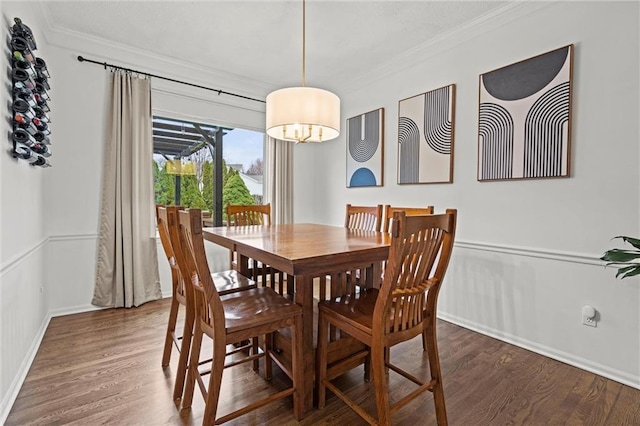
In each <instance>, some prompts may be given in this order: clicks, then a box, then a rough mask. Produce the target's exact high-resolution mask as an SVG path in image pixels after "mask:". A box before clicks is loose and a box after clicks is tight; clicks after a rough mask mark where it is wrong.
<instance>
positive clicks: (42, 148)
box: [31, 143, 51, 157]
mask: <svg viewBox="0 0 640 426" xmlns="http://www.w3.org/2000/svg"><path fill="white" fill-rule="evenodd" d="M31 150H32V151H33V152H35V153H36V154H40V155H42V156H43V157H50V156H51V152H49V148H48V147H47V146H46V145H45V144H42V143H36V144H34V145H33V146H32V147H31Z"/></svg>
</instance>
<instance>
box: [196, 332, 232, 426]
mask: <svg viewBox="0 0 640 426" xmlns="http://www.w3.org/2000/svg"><path fill="white" fill-rule="evenodd" d="M225 357H226V344H225V342H223V341H220V339H217V340H214V341H213V357H212V360H211V376H210V377H209V388H208V390H207V395H206V396H205V406H204V415H203V417H202V424H203V425H213V424H215V422H216V413H217V412H218V401H219V400H220V385H221V384H222V372H223V371H224V359H225ZM196 365H197V363H196Z"/></svg>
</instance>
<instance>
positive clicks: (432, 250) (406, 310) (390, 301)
mask: <svg viewBox="0 0 640 426" xmlns="http://www.w3.org/2000/svg"><path fill="white" fill-rule="evenodd" d="M456 217H457V211H456V210H453V209H449V210H447V211H446V213H445V214H438V215H425V216H407V215H406V213H404V212H396V213H394V216H393V225H392V229H391V246H390V249H389V258H388V262H387V266H386V269H385V274H384V280H383V282H382V286H381V288H380V289H364V290H362V291H360V292H359V293H353V294H351V295H349V296H347V297H342V298H339V299H334V300H328V301H323V302H320V303H319V304H318V309H319V318H318V346H317V348H318V349H317V351H318V356H317V365H318V368H317V373H316V374H317V376H316V377H317V386H318V407H319V408H323V407H324V405H325V401H326V389H327V388H328V389H329V390H331V391H332V392H333V393H334V394H335V395H336V396H338V397H339V398H340V399H341V400H343V401H344V402H345V403H346V404H347V405H348V406H349V407H350V408H352V409H353V410H354V411H355V412H356V413H357V414H358V415H360V416H361V417H362V418H363V419H365V420H366V421H367V422H368V423H369V424H372V425H373V424H379V425H389V424H391V415H392V414H394V413H395V412H397V411H398V410H399V409H400V408H402V407H404V406H405V405H406V404H408V403H409V402H410V401H412V400H413V399H415V398H416V397H417V396H419V395H420V394H422V393H423V392H424V391H427V390H428V391H431V392H432V393H433V397H434V402H435V412H436V419H437V421H438V424H439V425H441V426H442V425H446V424H447V413H446V408H445V399H444V391H443V385H442V374H441V371H440V360H439V356H438V346H437V339H436V306H437V301H438V293H439V291H440V288H441V286H442V281H443V279H444V275H445V272H446V270H447V266H448V264H449V259H450V258H451V251H452V249H453V242H454V237H455V230H456ZM330 325H333V326H335V327H338V328H340V329H342V330H344V331H345V332H346V333H348V334H349V335H350V336H353V337H354V338H355V339H358V340H359V341H361V342H362V343H364V344H365V345H366V348H367V349H365V353H364V354H363V353H358V354H354V355H352V356H350V357H348V358H346V359H343V360H340V361H337V362H333V363H332V364H331V365H328V363H327V355H328V353H330V352H332V347H331V345H332V344H333V342H330V339H329V326H330ZM423 331H426V333H427V336H428V343H429V346H428V351H427V354H428V355H427V356H428V359H429V369H430V372H431V378H430V380H428V381H424V380H420V379H418V378H416V377H414V376H413V375H411V374H409V373H407V372H406V371H404V370H402V369H401V368H399V367H398V366H396V365H393V364H391V361H390V358H389V356H388V355H387V352H386V348H390V347H392V346H394V345H397V344H398V343H401V342H404V341H406V340H409V339H412V338H414V337H415V336H417V335H420V334H422V333H423ZM369 356H370V358H371V372H372V375H373V382H374V388H375V396H376V411H377V419H375V418H374V417H373V416H371V415H370V414H369V413H367V412H366V411H365V410H364V409H363V408H362V407H360V406H358V405H357V404H356V403H355V402H354V401H352V400H351V399H350V398H349V397H348V396H347V395H346V393H344V392H343V391H341V390H340V389H338V387H337V386H335V385H334V384H332V383H331V380H332V379H334V378H336V377H338V376H340V375H342V374H344V373H345V372H346V371H348V370H350V369H352V368H354V367H355V366H357V365H359V363H361V362H364V360H365V359H366V358H368V357H369ZM387 368H388V369H389V370H392V371H394V372H396V373H398V374H400V375H401V376H403V377H405V378H407V379H409V380H410V381H412V382H414V383H415V384H416V385H417V386H418V388H417V389H415V390H413V391H412V392H411V393H409V394H408V395H407V396H405V397H403V398H401V399H399V400H397V402H396V403H395V404H393V405H391V404H390V401H389V384H388V377H387V375H386V374H385V372H386V370H387Z"/></svg>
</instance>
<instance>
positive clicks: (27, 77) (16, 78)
mask: <svg viewBox="0 0 640 426" xmlns="http://www.w3.org/2000/svg"><path fill="white" fill-rule="evenodd" d="M13 20H14V22H15V23H14V25H13V27H11V40H10V42H9V51H10V52H11V57H10V58H9V62H11V83H12V84H11V87H12V91H13V98H12V99H13V102H12V104H11V121H12V122H13V131H12V133H11V143H12V146H13V147H12V149H11V156H12V157H13V158H17V159H18V160H22V161H26V162H28V163H30V164H31V165H32V166H40V167H50V166H51V163H50V162H49V157H50V156H51V140H50V138H49V136H50V134H51V130H50V129H49V124H50V120H49V112H50V109H49V101H51V98H50V97H49V90H50V86H49V78H50V77H51V76H50V75H49V70H48V69H47V63H46V62H45V60H44V59H42V58H40V57H37V56H36V55H35V53H34V51H35V50H37V46H36V41H35V39H34V37H33V33H32V32H31V28H29V27H28V26H27V25H25V24H24V23H23V22H22V20H21V19H20V18H14V19H13Z"/></svg>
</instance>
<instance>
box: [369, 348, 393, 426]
mask: <svg viewBox="0 0 640 426" xmlns="http://www.w3.org/2000/svg"><path fill="white" fill-rule="evenodd" d="M385 356H386V355H385V348H384V347H378V348H373V347H372V348H371V367H372V368H371V370H372V373H373V383H374V388H375V392H376V407H377V411H378V425H380V426H389V425H391V417H390V415H389V410H390V409H389V383H388V378H387V373H386V368H385V365H384V359H385Z"/></svg>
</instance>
